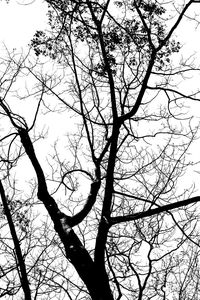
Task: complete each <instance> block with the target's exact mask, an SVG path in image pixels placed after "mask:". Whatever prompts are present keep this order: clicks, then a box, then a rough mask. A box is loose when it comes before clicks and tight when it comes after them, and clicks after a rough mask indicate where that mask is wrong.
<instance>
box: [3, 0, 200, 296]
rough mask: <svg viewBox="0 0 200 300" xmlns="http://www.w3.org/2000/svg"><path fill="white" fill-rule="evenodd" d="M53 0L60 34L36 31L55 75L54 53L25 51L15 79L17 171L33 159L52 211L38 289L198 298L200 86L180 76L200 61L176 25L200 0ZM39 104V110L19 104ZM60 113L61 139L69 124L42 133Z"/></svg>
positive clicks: (6, 89)
mask: <svg viewBox="0 0 200 300" xmlns="http://www.w3.org/2000/svg"><path fill="white" fill-rule="evenodd" d="M47 3H48V5H49V23H50V31H49V32H42V31H38V32H36V34H35V36H34V38H33V40H32V47H33V49H34V50H35V53H36V55H37V56H40V57H41V55H43V56H46V57H47V58H49V57H50V59H51V60H52V61H54V66H55V68H54V71H52V72H51V70H50V65H51V64H50V63H49V61H47V60H45V62H44V63H43V62H42V60H43V59H44V58H42V59H41V60H36V63H31V62H29V63H27V61H26V59H24V58H21V57H20V58H17V57H15V56H13V57H9V59H8V61H7V62H6V63H5V61H3V63H2V64H3V66H9V67H8V68H6V69H5V71H4V72H3V73H2V76H1V82H2V84H1V102H0V105H1V115H2V119H3V120H4V122H5V124H9V125H8V127H7V128H9V132H7V131H6V130H5V135H4V137H3V138H2V142H4V144H3V145H2V154H1V160H2V166H3V167H4V169H3V174H4V176H5V174H6V178H10V177H12V176H13V173H12V172H14V171H13V170H14V169H15V168H17V166H18V165H20V163H21V162H22V163H21V164H23V162H24V160H26V162H25V163H26V164H28V162H27V158H28V159H29V161H30V163H31V164H32V168H33V170H34V171H35V177H36V180H35V181H34V189H35V188H36V187H37V197H38V199H39V200H40V203H42V204H43V206H44V207H45V208H46V212H47V215H48V216H49V217H50V219H51V224H50V223H49V222H50V221H49V220H47V221H45V222H43V223H42V222H41V221H40V222H41V223H40V224H41V232H42V233H43V234H39V237H40V239H39V238H38V239H37V245H36V249H37V251H39V249H40V243H41V249H42V250H41V251H39V252H38V253H40V255H37V257H39V258H40V259H38V260H37V259H33V260H32V261H31V265H32V267H29V268H28V269H29V270H33V272H31V271H30V272H28V273H27V272H26V276H27V280H29V282H30V281H34V282H35V283H34V286H33V287H31V286H30V287H29V288H30V293H32V298H33V299H44V298H42V297H46V298H45V299H51V298H52V297H54V299H56V297H58V298H57V299H62V297H63V298H64V297H65V298H64V299H66V297H68V299H95V300H96V299H97V300H103V299H106V300H109V299H112V300H113V299H138V300H139V299H140V300H145V299H163V300H164V299H170V298H174V299H188V300H189V299H198V297H199V294H200V291H199V289H200V288H199V279H198V278H199V276H198V274H199V266H198V253H199V238H198V230H199V222H198V201H199V200H200V196H198V195H196V194H195V188H194V186H191V185H190V184H189V185H187V184H186V183H185V182H184V186H183V184H182V182H183V181H184V178H185V177H184V176H183V175H184V174H185V173H186V172H189V171H188V170H190V167H191V166H193V163H192V162H191V161H190V160H189V159H188V155H187V154H188V152H189V147H190V146H191V144H192V143H193V142H195V139H196V138H197V136H198V135H197V134H198V122H197V121H196V120H193V113H192V112H191V110H192V105H193V104H191V103H195V101H196V100H197V101H198V100H199V98H198V97H199V92H198V89H196V91H191V90H190V87H188V88H186V87H185V86H183V84H182V83H181V82H180V79H182V80H185V79H186V78H187V76H191V74H194V73H195V72H198V71H199V67H198V65H197V64H196V63H195V62H193V60H192V58H185V59H183V58H182V59H181V60H180V59H179V53H180V56H181V51H182V50H181V44H180V43H179V41H176V39H175V33H176V30H177V28H178V27H179V26H180V25H181V22H184V20H185V18H186V17H187V18H188V19H190V20H191V21H193V22H198V16H197V15H196V11H197V10H198V7H199V1H187V2H185V1H178V3H177V4H175V3H174V2H171V1H169V2H167V3H165V2H162V1H132V2H130V1H125V0H123V1H89V0H85V1H61V0H60V1H47ZM29 60H31V58H30V59H29ZM52 63H53V62H52ZM46 66H48V67H47V71H46V72H45V70H41V69H42V68H41V67H43V69H44V68H45V67H46ZM9 70H11V75H10V77H9V76H8V74H9ZM20 74H22V75H23V76H22V77H20ZM25 76H26V77H27V78H30V77H31V78H34V82H35V85H34V87H33V88H32V91H31V90H30V89H29V88H28V87H27V89H26V90H27V93H26V94H24V95H21V93H19V92H16V88H15V86H16V82H15V79H16V80H17V78H20V80H22V79H23V78H25ZM8 77H9V79H8ZM21 78H22V79H21ZM23 80H24V79H23ZM178 83H179V84H178ZM29 99H30V100H31V103H33V104H32V105H31V106H30V107H31V112H32V111H34V113H31V117H30V116H27V115H26V112H27V111H25V112H24V113H22V112H21V109H20V107H18V106H16V102H17V103H18V102H19V103H23V105H25V104H26V103H27V101H28V100H29ZM14 101H16V102H14ZM188 107H189V109H188ZM190 107H191V108H190ZM190 109H191V110H190ZM46 116H51V118H53V116H57V117H56V118H55V119H51V118H49V123H48V126H49V136H51V132H52V133H53V132H54V130H56V129H55V127H56V126H55V122H58V123H59V119H62V122H61V127H60V128H59V131H58V133H57V134H56V135H57V136H56V138H55V141H54V143H52V141H49V139H48V137H47V136H48V135H46V137H45V135H44V136H43V134H41V132H42V129H41V124H45V121H44V120H45V117H46ZM71 119H72V121H71V123H73V125H72V126H73V128H72V127H71V128H70V129H68V127H69V126H70V120H71ZM56 120H57V121H56ZM6 122H7V123H6ZM38 132H39V134H38ZM62 133H63V135H62ZM44 138H46V143H45V144H44V146H46V147H45V157H46V159H47V161H46V162H44V160H43V156H42V155H43V154H40V151H41V148H40V149H39V148H38V149H39V150H37V147H39V144H40V143H42V139H44ZM49 142H50V143H52V144H53V147H48V145H49ZM3 167H2V168H3ZM8 170H9V171H8ZM17 170H18V172H17V173H16V174H17V175H16V176H19V177H20V170H19V167H18V169H17ZM33 176H34V175H33ZM186 178H187V173H186ZM35 182H36V185H35ZM190 183H192V181H191V182H190ZM28 184H29V183H27V182H26V185H28ZM7 186H9V184H8V183H7ZM32 187H33V186H32ZM9 189H10V190H12V186H9ZM24 189H25V188H24ZM27 189H28V188H27ZM1 196H2V200H3V199H4V193H3V192H2V193H1ZM33 198H34V199H35V197H33ZM34 201H35V202H36V204H35V205H34V209H35V210H36V211H38V207H41V204H39V203H38V202H37V200H36V199H35V200H34ZM41 211H42V212H41V214H44V215H45V212H44V211H43V210H42V209H41ZM45 220H46V219H45ZM46 222H47V223H46ZM47 224H48V226H47ZM42 237H43V239H42ZM27 239H28V237H27ZM34 240H35V238H34ZM31 249H32V248H31ZM15 250H17V249H16V245H15ZM30 252H31V251H30ZM48 258H49V260H48V263H46V262H45V260H46V259H48ZM22 261H23V264H25V266H26V264H28V259H27V258H25V259H24V260H22ZM18 263H20V262H19V258H18ZM63 266H64V267H63ZM22 267H23V265H20V269H21V268H22ZM74 269H75V270H76V273H75V274H74V272H73V270H74ZM24 274H25V273H24ZM192 275H194V277H193V279H192ZM21 285H22V282H21ZM22 288H23V289H24V287H23V285H22ZM24 291H25V290H24ZM44 291H46V294H45V292H44ZM26 299H28V298H26Z"/></svg>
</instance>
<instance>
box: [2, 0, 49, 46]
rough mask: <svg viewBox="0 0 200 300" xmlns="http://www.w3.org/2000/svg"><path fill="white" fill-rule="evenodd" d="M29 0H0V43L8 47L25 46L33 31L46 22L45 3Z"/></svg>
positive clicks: (39, 0)
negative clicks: (7, 0)
mask: <svg viewBox="0 0 200 300" xmlns="http://www.w3.org/2000/svg"><path fill="white" fill-rule="evenodd" d="M30 1H31V0H30ZM30 1H29V3H30V4H27V3H28V1H27V0H25V1H23V0H19V1H16V0H10V2H9V3H6V1H5V0H0V43H2V42H3V43H5V45H6V47H8V49H12V48H21V47H25V46H26V45H27V44H28V43H29V42H30V40H31V38H32V37H33V35H34V33H35V31H36V30H41V29H44V28H45V26H46V24H47V16H46V12H47V5H46V4H45V3H44V1H41V0H33V2H30ZM23 3H26V5H24V4H23Z"/></svg>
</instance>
